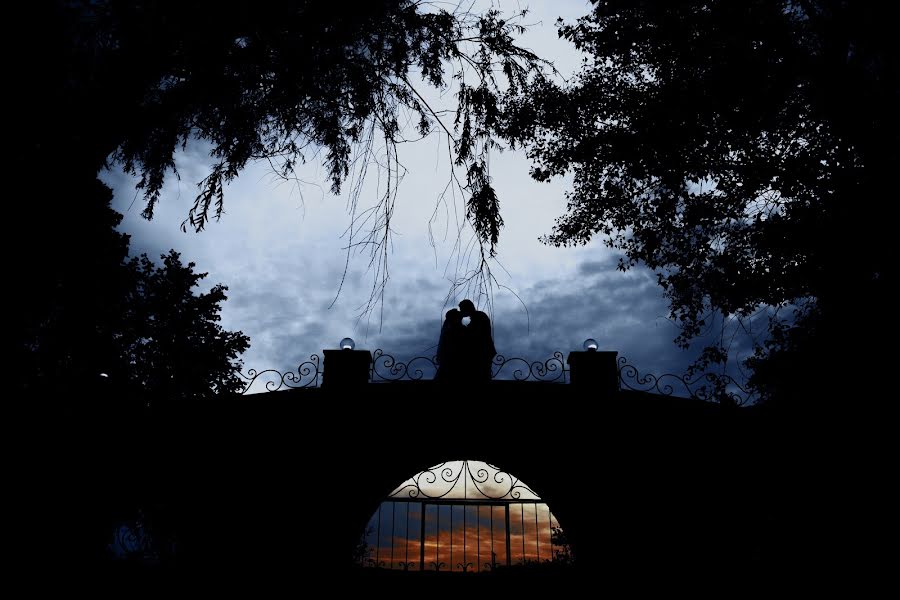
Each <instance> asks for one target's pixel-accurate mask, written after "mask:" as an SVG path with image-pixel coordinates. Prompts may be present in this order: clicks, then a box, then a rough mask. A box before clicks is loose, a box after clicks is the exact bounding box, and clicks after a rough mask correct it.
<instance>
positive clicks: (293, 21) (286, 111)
mask: <svg viewBox="0 0 900 600" xmlns="http://www.w3.org/2000/svg"><path fill="white" fill-rule="evenodd" d="M53 9H54V10H52V11H50V12H49V14H47V15H45V16H44V18H43V19H42V20H41V21H42V23H41V24H42V28H44V31H42V32H40V33H38V32H35V33H36V34H37V37H39V38H45V37H49V36H53V44H52V45H50V46H48V48H47V49H46V50H44V54H43V55H38V61H39V62H40V61H44V62H46V63H50V64H54V65H56V67H55V70H56V71H57V72H58V75H59V76H60V79H59V80H55V81H54V80H52V79H51V80H49V81H48V80H46V79H44V78H43V77H42V78H41V80H40V82H39V83H40V84H42V87H44V88H45V89H46V88H47V87H48V86H50V87H51V89H46V91H47V92H51V91H52V92H58V91H60V90H58V89H52V87H55V86H59V85H62V87H63V88H64V89H65V91H66V92H68V93H69V95H70V97H71V100H72V103H71V104H70V105H69V106H67V107H62V108H63V111H62V114H58V115H55V116H54V117H53V118H54V119H58V120H59V121H60V122H65V120H66V119H68V118H70V117H71V116H73V113H74V114H77V115H78V117H79V119H80V120H81V122H82V123H84V126H85V128H86V129H89V130H90V131H91V138H92V139H93V141H94V142H95V144H96V148H95V150H96V154H95V155H94V159H95V160H96V161H97V166H99V165H100V164H101V163H102V161H104V160H105V159H106V158H107V156H110V155H112V158H113V159H114V160H115V161H117V162H120V163H121V164H123V165H124V167H125V168H126V170H128V171H131V172H134V173H137V174H139V175H140V177H141V180H140V184H139V188H141V189H142V190H143V191H144V197H145V200H146V205H145V209H144V215H145V216H147V217H148V218H149V217H152V215H153V212H154V208H155V206H156V203H157V202H158V200H159V194H160V191H161V188H162V185H163V182H164V180H165V176H166V173H167V171H169V170H171V169H174V168H175V163H174V158H173V155H174V153H175V152H176V151H177V150H178V149H179V148H181V147H183V146H184V145H185V144H186V143H187V142H188V141H190V140H192V139H198V140H203V141H204V142H207V143H208V144H209V145H210V147H211V150H210V156H211V157H212V159H213V160H214V164H213V166H212V168H211V170H210V172H209V173H208V174H207V176H206V177H205V178H204V179H203V180H202V181H201V182H200V184H199V187H200V192H199V194H198V196H197V197H196V200H195V202H194V206H193V208H192V209H191V210H190V214H189V216H188V218H187V219H186V221H185V226H190V227H192V228H194V229H197V230H200V229H203V228H204V226H205V225H206V224H207V222H208V220H209V218H210V217H215V218H218V217H220V216H221V215H222V211H223V207H224V188H225V186H226V185H227V184H228V183H229V182H230V181H232V180H233V179H234V178H235V177H236V176H237V175H238V173H239V172H240V171H241V170H242V169H243V168H244V167H245V166H246V165H247V163H248V162H250V161H253V160H259V159H265V160H269V161H270V162H271V163H272V165H273V167H274V168H275V170H276V171H277V172H278V173H280V174H281V175H283V176H284V177H292V175H293V166H294V165H295V164H298V163H302V162H305V161H306V160H307V159H309V158H312V157H316V158H317V159H319V158H320V159H321V160H322V161H323V162H324V163H325V165H326V167H327V171H328V174H329V178H330V180H331V187H332V190H333V191H335V192H338V191H339V190H340V189H341V186H342V184H343V182H344V180H345V179H346V178H347V176H348V174H349V171H350V168H351V161H352V160H353V152H354V149H359V147H365V146H366V145H368V144H371V143H372V142H373V140H375V139H384V140H386V141H387V142H388V144H389V145H391V146H393V145H395V144H396V143H398V142H400V141H401V140H402V139H403V135H404V134H403V132H402V131H401V129H402V127H403V126H402V122H404V121H405V120H406V118H407V117H408V116H409V117H412V118H414V120H415V122H416V123H417V129H418V133H419V134H420V135H426V134H427V133H428V132H429V131H431V130H432V129H433V128H436V127H440V128H444V127H445V124H444V123H443V121H442V120H441V118H440V116H439V115H438V114H436V113H435V112H434V111H433V110H432V108H431V107H430V106H429V104H428V103H427V102H426V101H425V100H424V99H423V97H422V96H421V95H420V93H419V91H418V89H417V87H416V86H417V85H425V86H431V87H436V88H443V87H444V86H446V84H447V83H448V82H449V81H450V80H451V79H455V80H457V82H458V84H459V90H458V94H457V99H458V111H457V112H456V115H455V121H454V124H455V126H456V133H451V131H450V130H449V129H446V131H445V132H446V133H447V134H448V135H450V136H451V138H452V140H453V142H454V143H453V148H452V155H453V159H454V161H455V162H456V163H457V164H458V165H461V166H462V165H465V166H466V167H467V169H468V172H469V175H468V180H467V182H466V187H467V189H468V190H469V192H470V193H471V197H472V205H471V206H470V212H471V214H472V221H473V223H474V224H475V227H476V230H477V232H478V234H479V236H480V237H481V239H482V240H483V241H484V242H486V243H487V244H488V245H490V247H491V249H492V250H493V245H494V244H496V241H497V235H498V230H499V226H498V224H499V223H500V218H499V213H498V209H497V206H496V197H495V196H494V195H493V194H492V192H489V191H488V190H489V188H490V183H489V181H488V175H487V173H488V166H487V154H486V152H487V151H488V149H489V148H490V147H491V146H494V145H495V143H494V141H493V137H492V135H491V127H492V126H493V124H494V122H495V121H496V118H497V101H498V95H499V93H500V83H499V81H498V80H497V79H495V77H494V71H495V69H496V70H497V71H498V73H499V74H501V77H502V78H503V79H504V80H505V83H506V84H507V85H508V86H509V87H510V89H518V88H519V87H520V86H521V85H523V84H524V83H525V80H526V77H527V75H528V73H530V72H532V71H533V70H535V69H536V68H538V67H539V65H540V61H539V59H538V58H537V57H536V56H535V55H533V54H532V53H531V52H529V51H527V50H525V49H522V48H519V47H518V46H516V45H515V43H514V41H513V38H512V36H513V34H515V33H519V32H521V31H523V28H522V26H521V25H520V24H519V22H520V21H519V20H517V18H512V19H504V18H502V17H501V16H500V14H499V13H498V12H497V11H493V10H492V11H487V12H485V13H483V14H472V13H468V12H465V11H463V10H461V9H460V10H456V11H453V12H448V11H446V10H444V9H443V8H441V7H439V6H436V5H428V4H423V3H420V2H413V1H411V0H401V1H399V2H367V3H363V4H360V5H358V6H354V7H353V9H352V10H334V7H332V6H329V5H325V4H322V3H320V2H312V1H298V2H286V3H274V4H265V5H260V4H258V3H252V2H239V3H236V4H232V5H229V8H228V10H222V9H221V7H220V6H219V5H217V4H214V3H207V2H200V3H192V4H191V5H190V6H175V5H169V4H166V3H156V2H150V3H145V4H137V5H125V4H121V3H115V2H66V3H62V2H60V3H54V5H53ZM518 18H519V19H520V18H521V15H519V17H518ZM38 46H39V44H38ZM61 59H62V60H63V61H64V62H63V63H62V64H61V65H60V64H59V62H60V60H61ZM35 66H36V67H37V66H49V64H48V65H35ZM59 71H61V72H59ZM413 74H416V77H415V78H413V77H412V76H413ZM419 75H420V76H421V77H419ZM467 75H468V79H467ZM414 80H416V81H418V83H414V82H413V81H414ZM450 126H451V127H452V126H453V124H451V125H450ZM392 160H394V159H392ZM392 175H396V173H395V172H392Z"/></svg>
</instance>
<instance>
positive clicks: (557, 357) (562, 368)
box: [238, 348, 756, 406]
mask: <svg viewBox="0 0 900 600" xmlns="http://www.w3.org/2000/svg"><path fill="white" fill-rule="evenodd" d="M321 364H322V361H321V359H320V358H319V356H318V355H317V354H312V355H310V358H309V360H307V361H304V362H302V363H300V364H299V365H298V366H297V369H296V370H294V371H287V372H284V373H282V372H281V371H278V370H276V369H265V370H262V371H257V370H256V369H250V370H249V371H247V373H246V374H244V373H238V375H240V377H242V378H243V379H244V380H245V381H246V382H247V384H246V385H245V386H244V388H243V390H242V391H241V394H247V393H248V392H251V388H253V387H254V385H255V386H256V387H257V388H258V387H259V385H260V383H262V382H264V387H265V391H267V392H275V391H279V390H282V389H297V388H314V387H318V386H319V385H320V384H321V382H322V367H321ZM617 368H618V374H619V382H620V386H621V388H622V389H627V390H632V391H637V392H648V393H653V394H660V395H663V396H672V397H688V398H694V399H697V400H704V401H706V402H716V403H719V404H724V405H734V406H746V405H748V404H752V403H753V402H754V401H755V400H756V393H755V392H754V391H752V390H748V389H746V388H745V387H743V386H742V385H741V384H740V383H738V382H737V381H736V380H735V379H734V378H733V377H731V376H730V375H727V374H718V373H704V374H702V375H698V376H696V377H694V378H690V377H687V376H681V375H676V374H674V373H665V374H663V375H655V374H653V373H645V374H641V373H640V371H639V370H638V369H637V367H635V366H634V365H631V364H628V361H627V359H626V358H625V357H624V356H620V357H619V358H618V365H617ZM437 370H438V364H437V359H436V357H427V356H416V357H414V358H411V359H409V360H407V361H400V360H397V359H396V358H395V357H394V356H393V355H391V354H386V353H385V352H384V351H383V350H381V349H380V348H379V349H377V350H375V351H374V352H373V353H372V366H371V368H370V381H371V382H373V383H383V382H393V381H402V380H407V381H430V380H432V379H433V378H434V376H435V375H436V373H437ZM491 378H492V379H493V380H495V381H499V380H506V381H536V382H544V383H569V382H570V371H569V368H568V367H567V365H566V361H565V356H564V355H563V353H562V352H559V351H557V352H554V353H553V355H552V356H551V357H550V358H548V359H547V360H544V361H529V360H526V359H524V358H520V357H510V358H507V357H505V356H503V355H502V354H497V355H496V356H494V358H493V359H492V361H491ZM254 391H255V390H254Z"/></svg>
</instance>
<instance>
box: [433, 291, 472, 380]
mask: <svg viewBox="0 0 900 600" xmlns="http://www.w3.org/2000/svg"><path fill="white" fill-rule="evenodd" d="M445 317H446V318H445V319H444V324H443V325H442V326H441V337H440V339H439V340H438V349H437V363H438V371H437V374H436V375H435V379H437V380H439V381H444V382H457V381H459V379H460V377H461V370H462V369H461V367H462V365H463V363H462V356H461V351H462V343H463V340H462V334H463V329H465V328H464V327H463V324H462V317H463V316H462V313H460V312H459V311H458V310H457V309H455V308H453V309H450V310H448V311H447V314H446V315H445Z"/></svg>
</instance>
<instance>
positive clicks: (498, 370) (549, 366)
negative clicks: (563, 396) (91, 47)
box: [491, 351, 569, 383]
mask: <svg viewBox="0 0 900 600" xmlns="http://www.w3.org/2000/svg"><path fill="white" fill-rule="evenodd" d="M491 362H492V365H491V366H492V369H491V378H492V379H506V378H507V377H508V376H510V375H511V376H512V379H513V380H514V381H529V380H532V381H543V382H553V383H568V379H569V377H568V374H569V369H567V368H566V361H565V357H564V356H563V353H562V352H559V351H557V352H554V353H553V356H551V357H550V358H548V359H547V360H545V361H543V362H541V361H533V362H529V361H527V360H525V359H524V358H519V357H512V358H506V357H505V356H503V355H502V354H497V355H496V356H494V359H493V360H492V361H491ZM508 365H520V366H519V368H515V369H512V372H510V370H509V369H507V366H508Z"/></svg>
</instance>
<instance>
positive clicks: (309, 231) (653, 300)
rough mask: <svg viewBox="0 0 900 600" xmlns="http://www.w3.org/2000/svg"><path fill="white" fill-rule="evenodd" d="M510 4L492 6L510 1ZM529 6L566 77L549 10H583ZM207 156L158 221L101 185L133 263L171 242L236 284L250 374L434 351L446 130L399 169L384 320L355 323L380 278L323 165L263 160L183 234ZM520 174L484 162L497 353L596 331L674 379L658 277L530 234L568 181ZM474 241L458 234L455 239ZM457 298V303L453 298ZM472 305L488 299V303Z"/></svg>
mask: <svg viewBox="0 0 900 600" xmlns="http://www.w3.org/2000/svg"><path fill="white" fill-rule="evenodd" d="M509 4H510V6H507V5H506V4H501V6H500V7H501V9H508V10H514V9H515V8H516V4H515V3H509ZM529 6H530V8H531V14H530V15H529V17H528V19H527V20H528V21H530V22H532V23H535V25H534V26H533V27H532V28H531V30H530V31H529V33H528V34H527V35H526V36H525V37H524V38H523V39H522V41H521V43H522V45H524V46H526V47H529V48H531V49H532V50H534V51H535V52H536V53H537V54H539V55H541V56H543V57H546V58H549V59H551V60H553V61H554V63H555V65H556V67H557V69H558V70H559V71H560V72H561V73H562V74H563V75H565V76H568V75H570V74H571V73H573V72H574V71H575V69H576V68H577V65H578V64H579V63H580V61H581V56H579V55H578V54H577V53H576V52H575V50H574V49H573V48H572V47H571V46H570V45H569V44H567V43H566V42H564V41H561V40H559V39H558V38H557V34H556V27H555V25H554V24H555V22H556V19H557V17H562V18H563V19H565V20H569V21H571V20H574V19H575V18H577V17H578V16H580V15H582V14H584V13H585V12H586V9H587V3H585V2H582V1H579V0H565V1H558V0H557V1H552V2H550V1H548V2H542V1H539V0H533V1H532V2H531V3H530V4H529ZM422 87H423V89H424V85H423V86H422ZM430 99H431V100H432V101H433V102H435V103H438V104H440V103H442V105H443V106H445V107H452V100H453V98H452V93H445V94H443V95H441V94H438V93H436V92H435V93H432V94H431V95H430ZM205 150H206V149H205V148H204V147H202V146H201V145H199V144H195V145H193V146H189V147H188V148H187V149H186V150H185V151H184V152H182V153H181V154H180V155H178V157H177V164H178V169H179V172H180V175H181V178H180V180H179V179H177V178H175V177H169V178H168V181H167V184H166V187H165V189H164V191H163V194H162V196H161V200H160V203H159V206H158V208H157V211H156V216H155V218H154V220H153V221H146V220H144V219H143V218H142V217H141V216H140V213H141V210H142V208H143V204H142V199H141V196H140V194H139V193H138V194H136V192H135V179H134V178H133V177H131V176H129V175H127V174H125V173H122V172H121V171H120V170H117V169H115V168H114V169H112V170H110V171H107V172H105V173H104V174H103V175H102V179H103V180H104V181H106V182H107V183H108V184H109V185H110V186H111V187H112V188H113V190H114V192H115V198H114V204H113V205H114V208H115V209H116V210H118V211H119V212H121V213H123V215H124V219H123V221H122V224H121V226H120V229H121V230H122V231H124V232H126V233H128V234H130V235H131V252H132V254H140V253H144V252H146V253H147V254H149V255H151V256H152V257H158V256H159V254H161V253H164V252H166V251H167V250H168V249H169V248H174V249H176V250H177V251H179V252H181V253H182V257H183V258H184V259H185V260H186V261H188V260H189V261H193V262H195V263H197V269H198V270H199V271H201V272H208V273H209V277H208V278H207V279H206V280H205V282H206V284H207V285H208V286H212V285H213V284H215V283H219V282H221V283H224V284H226V285H227V286H228V287H229V292H228V296H229V299H228V301H227V302H226V303H225V305H224V310H223V315H222V317H223V325H224V326H225V327H226V328H227V329H239V330H241V331H243V332H244V333H246V334H247V335H249V336H250V338H251V344H252V345H251V348H250V350H249V351H247V352H246V353H245V355H244V365H245V368H250V367H253V368H257V369H264V368H274V369H278V370H281V371H285V370H291V369H292V368H296V366H297V365H298V364H299V363H300V362H302V361H304V360H306V359H308V357H309V355H310V354H312V353H321V351H322V350H323V349H327V348H336V347H337V345H338V342H339V340H340V339H341V338H343V337H345V336H350V337H353V338H354V339H355V340H356V341H357V348H363V349H371V350H374V349H376V348H382V349H384V350H385V351H386V352H388V353H391V354H393V355H395V356H397V357H398V358H401V359H402V358H409V357H413V356H419V355H427V356H431V355H433V354H434V352H435V347H436V344H437V338H438V334H439V331H440V326H441V320H442V317H443V314H444V312H445V311H446V310H447V308H448V304H447V303H445V299H446V298H447V295H448V292H449V291H450V289H451V284H452V281H453V280H454V278H455V277H456V276H457V275H459V274H460V273H461V272H462V271H464V270H465V269H464V266H465V265H463V267H462V268H461V269H460V268H458V267H457V265H458V262H457V258H458V254H456V253H455V252H454V248H455V242H456V241H457V239H456V235H455V233H454V231H455V230H454V227H455V223H456V222H457V220H458V219H459V218H460V215H461V214H462V213H461V209H462V206H461V205H457V206H454V205H453V204H452V203H447V204H446V205H440V206H439V208H438V210H437V211H436V210H435V206H436V203H437V202H438V198H439V196H440V194H441V192H442V190H443V189H444V187H445V186H446V184H447V181H448V178H449V169H450V165H449V161H448V160H447V157H446V138H445V137H444V138H442V137H441V136H440V135H438V134H434V135H432V136H431V137H429V138H426V139H425V140H422V141H419V142H416V143H410V144H404V145H402V146H401V147H400V149H399V160H400V162H401V164H402V165H403V167H404V168H405V169H406V175H405V177H404V179H403V181H402V183H401V186H400V188H399V192H398V195H397V199H396V205H395V210H394V219H393V223H392V227H393V229H394V232H395V233H394V235H393V238H392V245H391V249H390V255H389V269H390V279H389V281H388V286H387V289H386V292H385V295H384V308H383V312H381V311H376V312H374V313H372V314H370V315H369V316H370V318H369V319H366V318H363V319H359V318H358V316H359V314H360V307H361V306H362V305H364V304H365V303H366V302H367V300H368V298H369V295H370V292H371V287H372V283H373V273H372V272H371V270H370V269H368V265H369V257H368V256H367V255H366V254H358V253H357V254H354V255H351V256H350V257H349V262H347V260H348V256H347V251H346V247H347V238H346V237H342V235H343V234H344V232H345V230H346V229H347V227H348V225H349V223H350V216H349V214H348V200H349V198H348V196H347V195H346V194H344V195H342V196H334V195H332V194H330V193H329V192H328V191H327V188H328V183H327V174H326V173H325V171H324V169H322V168H321V165H320V164H319V163H318V162H317V161H316V160H311V161H309V163H308V164H307V165H305V166H304V167H302V168H300V169H298V171H297V176H298V178H299V179H301V180H303V183H299V182H292V183H289V182H284V181H281V180H278V178H276V177H274V176H273V175H272V173H271V170H270V167H269V166H268V164H262V163H260V164H255V165H253V166H251V167H250V168H248V169H246V171H245V172H244V173H243V174H242V175H241V176H240V178H239V179H238V180H237V181H236V182H235V183H233V184H232V185H231V186H230V187H228V188H227V189H226V191H225V210H226V214H225V216H224V217H223V218H222V220H221V221H220V222H218V223H216V222H213V223H212V224H210V226H209V227H208V228H207V229H206V230H205V231H203V232H201V233H194V232H193V231H188V232H187V233H184V232H182V231H181V229H180V225H181V223H182V221H183V220H184V219H185V217H186V216H187V211H188V210H189V208H190V206H191V204H192V201H193V198H194V196H195V195H196V190H197V188H196V185H195V184H196V183H197V182H198V181H200V180H201V179H202V178H203V176H204V175H205V174H206V171H205V170H206V169H207V168H208V166H209V165H210V164H211V160H210V159H209V157H208V155H207V153H206V151H205ZM528 169H529V162H528V160H527V158H526V157H525V156H524V154H522V153H520V152H505V153H502V154H496V153H495V154H494V155H493V156H492V159H491V174H492V177H493V182H494V185H495V187H496V189H497V192H498V195H499V197H500V201H501V207H502V214H503V218H504V221H505V227H504V229H503V231H502V233H501V239H500V244H499V253H498V260H499V263H500V264H502V268H500V266H499V265H497V266H495V268H494V270H493V271H494V274H495V275H496V276H497V278H498V280H499V283H501V284H502V285H503V286H508V288H509V289H510V290H512V291H514V292H515V294H516V295H517V296H518V298H516V295H513V294H512V293H511V292H510V291H508V290H506V289H504V288H498V289H497V290H496V291H495V294H494V297H493V300H494V304H493V310H492V315H491V316H492V319H493V325H494V338H495V343H496V346H497V349H498V352H500V353H501V354H503V355H505V356H522V357H525V358H528V359H531V360H537V359H545V358H548V357H550V356H551V355H552V353H553V352H554V351H556V350H560V351H562V352H563V353H567V352H568V351H570V350H573V349H580V348H581V344H582V342H583V341H584V340H585V338H588V337H593V338H596V339H597V340H598V341H599V344H600V347H601V349H605V350H616V351H618V352H619V353H620V355H624V356H626V357H627V358H628V359H629V362H631V363H632V364H634V365H636V366H637V367H638V368H640V369H641V371H649V372H655V373H664V372H676V373H681V372H683V371H684V369H685V368H686V367H687V365H688V364H689V363H690V362H691V360H692V359H693V357H694V356H695V351H693V350H692V351H689V352H683V351H681V350H679V349H678V348H676V347H675V346H674V344H673V343H672V339H673V338H674V337H675V336H676V335H677V333H678V332H677V329H676V328H675V327H674V326H673V325H672V324H671V323H670V322H669V321H668V320H667V319H666V315H667V312H668V311H667V306H666V303H665V301H664V299H663V296H662V292H661V290H660V288H658V287H657V285H656V283H655V277H654V275H653V274H652V273H651V272H649V271H647V270H646V269H642V268H637V269H633V270H631V271H629V272H626V273H622V272H620V271H617V270H616V268H615V267H616V263H617V259H618V256H617V255H616V254H615V253H613V252H612V251H611V250H609V249H607V248H605V247H604V246H603V244H602V240H600V239H596V240H594V241H593V242H592V243H591V244H589V245H587V246H584V247H578V248H553V247H548V246H544V245H542V244H541V243H540V242H539V241H538V237H539V236H541V235H542V234H544V233H547V232H549V230H550V228H551V227H552V224H553V221H554V218H555V217H557V216H559V215H561V214H562V213H563V212H564V210H565V206H566V201H565V195H564V194H565V191H566V189H567V185H568V183H569V182H568V181H567V180H565V179H560V180H555V181H553V182H550V183H537V182H535V181H533V180H532V179H530V177H529V175H528ZM379 183H381V182H379V180H378V177H377V172H376V171H375V170H374V169H370V171H369V175H368V178H367V180H366V182H365V185H364V187H363V191H362V194H361V196H360V207H361V208H362V207H364V205H366V203H367V202H368V203H370V204H371V203H374V201H375V199H376V198H377V196H378V193H379V190H378V185H379ZM346 188H347V189H349V186H346ZM469 235H470V234H469V232H467V231H464V232H463V233H462V240H463V242H464V243H465V241H466V240H467V239H468V236H469ZM345 263H346V264H348V265H349V266H348V270H347V277H346V279H345V281H344V283H343V286H342V287H341V281H342V274H343V272H344V267H345ZM339 289H340V295H339V296H338V298H337V301H336V302H334V304H333V305H332V301H333V300H334V299H335V296H336V294H337V293H338V290H339ZM461 299H462V298H461V297H456V298H451V301H452V302H451V304H453V305H455V303H456V302H458V301H459V300H461ZM478 303H480V304H481V305H482V306H484V301H483V300H480V301H479V302H478ZM482 306H480V308H481V307H482Z"/></svg>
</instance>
